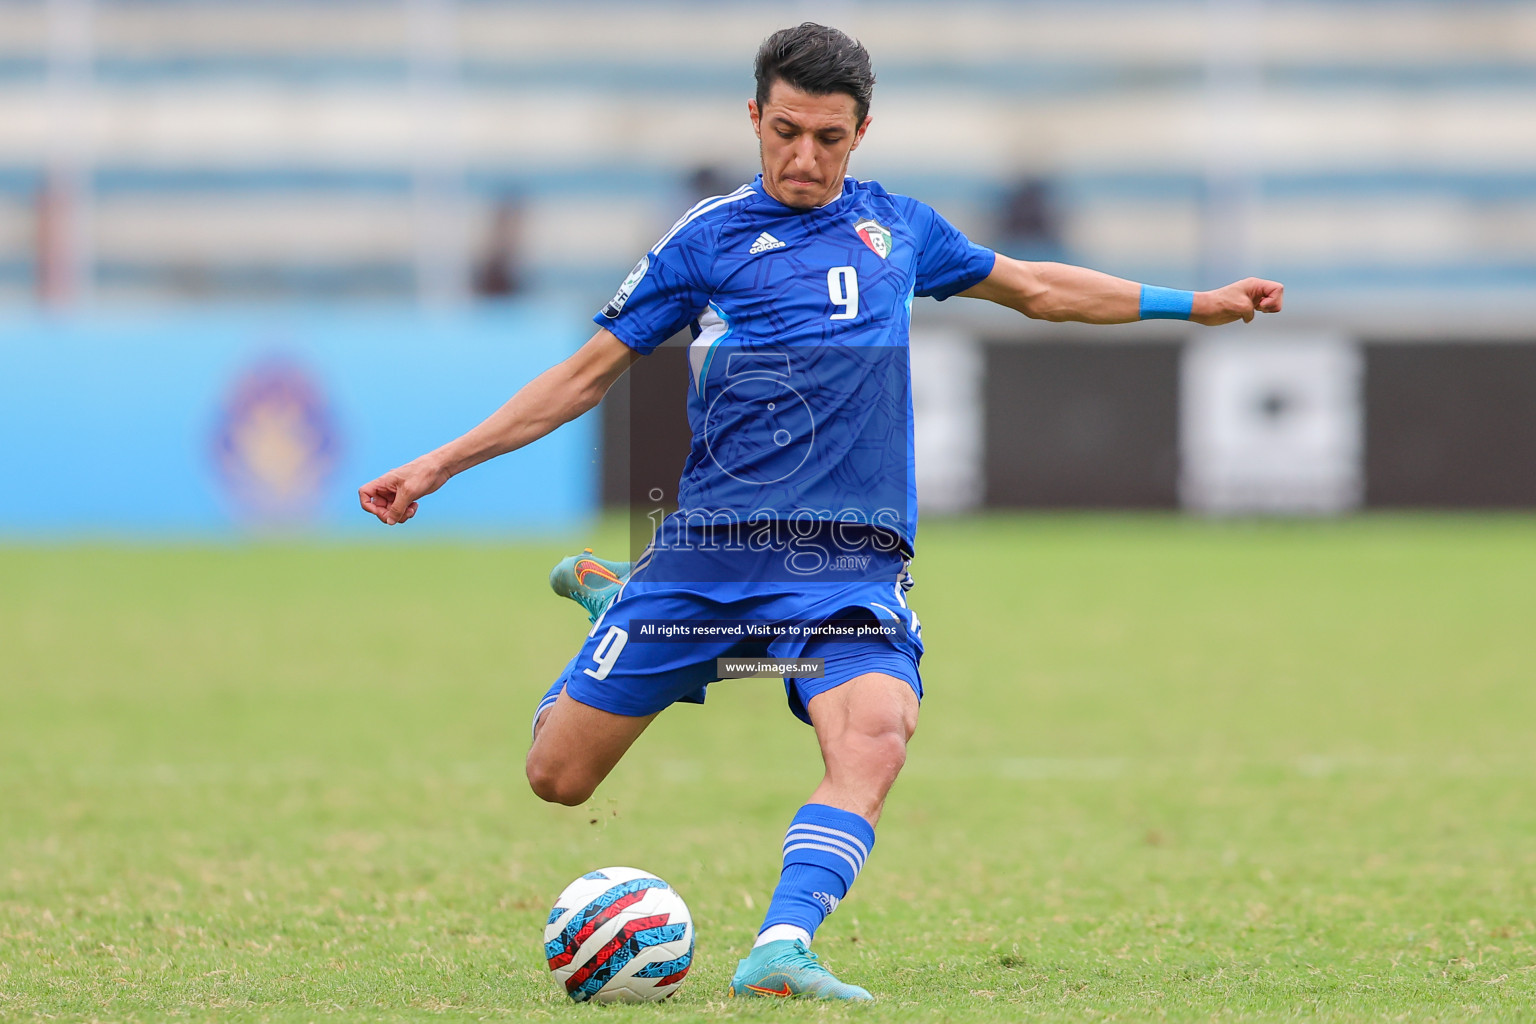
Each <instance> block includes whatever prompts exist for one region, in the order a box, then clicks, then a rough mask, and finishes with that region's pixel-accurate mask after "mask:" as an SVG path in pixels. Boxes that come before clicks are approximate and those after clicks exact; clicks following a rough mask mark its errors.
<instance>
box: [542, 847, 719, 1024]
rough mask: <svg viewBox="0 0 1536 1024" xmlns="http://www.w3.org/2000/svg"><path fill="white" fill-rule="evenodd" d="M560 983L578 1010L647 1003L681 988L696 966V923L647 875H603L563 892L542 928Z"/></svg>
mask: <svg viewBox="0 0 1536 1024" xmlns="http://www.w3.org/2000/svg"><path fill="white" fill-rule="evenodd" d="M544 957H545V959H547V960H548V961H549V970H550V973H551V974H553V975H554V976H555V982H556V984H558V985H559V986H560V987H561V988H563V989H565V993H566V995H568V996H570V997H571V998H572V999H574V1000H576V1001H577V1002H578V1003H585V1002H588V1001H591V1002H594V1003H615V1002H620V1003H645V1002H654V1001H656V1000H658V999H665V998H667V997H668V996H670V995H671V994H672V993H674V992H676V991H677V990H678V989H679V988H680V987H682V984H683V976H684V975H686V974H687V973H688V967H689V966H690V965H691V964H692V963H693V917H692V916H691V915H690V914H689V913H688V906H687V904H685V903H684V902H683V898H682V897H681V896H679V895H678V894H677V893H676V892H675V891H673V889H672V887H671V886H670V885H668V884H667V883H666V882H663V881H662V880H661V879H659V878H657V877H656V876H655V875H653V874H651V873H650V872H648V871H639V870H637V869H635V868H603V869H602V870H600V871H593V872H590V873H588V874H585V875H582V876H581V877H580V878H578V879H576V881H574V882H572V883H571V884H570V885H568V886H566V887H565V891H564V892H562V893H561V894H560V897H559V899H557V900H555V907H554V909H553V910H551V911H550V912H549V923H548V924H547V925H546V926H545V927H544Z"/></svg>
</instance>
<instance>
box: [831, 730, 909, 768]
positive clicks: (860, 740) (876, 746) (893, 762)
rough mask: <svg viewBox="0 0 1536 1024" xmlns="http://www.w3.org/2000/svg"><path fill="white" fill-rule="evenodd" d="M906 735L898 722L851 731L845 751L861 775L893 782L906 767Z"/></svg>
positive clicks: (906, 732) (907, 733)
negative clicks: (865, 774)
mask: <svg viewBox="0 0 1536 1024" xmlns="http://www.w3.org/2000/svg"><path fill="white" fill-rule="evenodd" d="M909 735H911V734H910V733H909V732H908V731H907V730H906V729H905V728H904V727H903V726H902V724H901V723H900V722H890V723H881V724H871V725H870V726H869V727H866V728H863V729H857V730H854V731H853V732H852V733H851V734H850V735H849V736H848V737H847V741H846V743H845V750H846V752H847V754H848V755H850V756H851V758H852V759H853V760H855V761H857V762H858V764H859V767H860V768H861V769H862V771H863V772H865V773H868V774H872V775H881V776H885V777H887V778H889V779H891V780H894V779H895V778H896V776H897V774H898V773H900V771H901V769H902V767H903V766H905V765H906V763H907V737H908V736H909Z"/></svg>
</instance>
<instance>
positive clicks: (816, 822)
mask: <svg viewBox="0 0 1536 1024" xmlns="http://www.w3.org/2000/svg"><path fill="white" fill-rule="evenodd" d="M874 846H875V829H874V827H873V826H872V825H870V823H869V822H867V821H865V820H864V819H863V818H861V817H859V816H858V815H857V814H854V813H853V812H852V811H841V810H838V809H837V808H836V807H828V806H827V805H826V804H806V805H805V806H804V807H802V808H800V810H799V811H797V812H796V814H795V817H794V820H793V821H791V822H790V823H789V831H788V832H787V833H786V834H785V836H784V871H783V874H781V875H780V876H779V885H778V888H776V889H774V890H773V900H772V902H770V903H769V904H768V914H767V916H766V917H765V918H764V919H763V927H762V929H761V930H760V931H759V933H758V941H759V943H762V942H765V941H771V940H772V939H774V938H777V937H784V938H789V937H792V936H793V937H795V938H798V937H799V932H804V933H805V939H804V941H805V942H807V943H809V942H810V939H811V937H812V936H814V935H815V934H816V929H817V928H819V927H821V922H823V921H825V920H826V919H827V915H828V914H830V913H832V911H834V910H836V909H837V904H838V903H839V902H840V901H841V900H842V899H843V897H844V896H847V895H848V890H849V889H851V888H852V887H853V880H854V879H855V878H857V877H858V875H859V869H860V868H862V867H863V866H864V860H865V858H867V857H868V856H869V851H870V850H872V849H874ZM770 929H771V930H772V934H770Z"/></svg>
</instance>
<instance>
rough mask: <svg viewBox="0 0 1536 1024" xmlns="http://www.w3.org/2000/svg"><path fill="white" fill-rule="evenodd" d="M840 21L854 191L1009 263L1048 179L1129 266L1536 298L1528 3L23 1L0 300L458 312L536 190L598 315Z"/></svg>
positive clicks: (1409, 291)
mask: <svg viewBox="0 0 1536 1024" xmlns="http://www.w3.org/2000/svg"><path fill="white" fill-rule="evenodd" d="M812 15H815V16H818V17H822V18H824V19H825V20H829V21H832V22H834V23H836V24H838V25H839V26H840V27H844V28H846V29H847V30H849V31H851V32H852V33H854V34H856V35H858V36H859V37H860V38H861V39H862V40H863V41H864V42H865V43H866V44H867V45H868V46H869V47H870V49H871V51H872V53H873V55H874V58H875V66H876V70H877V72H878V74H879V76H880V87H879V89H878V91H877V95H876V103H875V108H874V113H875V115H876V121H877V123H876V128H875V130H874V132H873V133H872V134H871V136H870V138H869V140H868V142H867V144H866V146H865V147H864V148H863V149H862V150H861V151H860V153H859V154H858V156H857V157H856V161H855V166H854V170H855V171H856V172H858V173H861V174H865V175H871V176H877V177H879V178H880V179H881V180H882V181H884V182H886V183H887V185H888V186H890V187H892V188H894V189H899V190H903V191H909V192H912V193H915V194H918V195H920V196H922V197H924V198H926V199H928V200H929V201H931V202H933V203H934V204H935V205H938V206H940V207H941V209H943V210H944V212H946V213H947V214H949V215H950V216H951V218H952V219H953V220H955V221H956V222H957V223H959V224H960V225H961V226H962V227H964V228H966V229H967V230H969V231H970V232H972V233H973V234H974V235H975V236H976V237H977V238H978V239H979V240H983V241H993V242H998V241H1000V240H1001V239H1000V238H999V237H998V236H999V235H1000V234H1001V233H1002V232H1003V230H1004V227H1003V223H1002V222H1003V212H1002V210H1003V207H1004V205H1005V204H1006V203H1007V201H1008V196H1009V194H1010V193H1011V192H1012V191H1013V190H1014V189H1015V188H1016V186H1017V184H1018V182H1019V181H1020V180H1035V181H1042V182H1048V183H1050V192H1049V194H1050V195H1051V196H1052V197H1053V201H1054V202H1055V203H1057V204H1059V209H1058V210H1056V211H1054V215H1055V216H1056V218H1057V220H1058V221H1059V224H1060V234H1061V239H1060V241H1061V245H1062V248H1063V250H1064V253H1065V255H1067V256H1068V257H1069V258H1071V259H1072V260H1074V261H1077V262H1083V263H1086V264H1089V265H1093V266H1097V267H1101V268H1103V269H1105V270H1109V271H1111V272H1115V273H1119V274H1123V275H1127V276H1132V277H1138V278H1143V279H1151V280H1158V281H1164V282H1167V283H1170V284H1185V285H1194V286H1199V285H1208V284H1211V283H1213V282H1214V281H1215V280H1216V279H1218V278H1224V277H1225V276H1226V275H1227V274H1228V273H1229V271H1231V270H1232V269H1233V268H1237V267H1241V268H1242V269H1243V272H1256V273H1262V274H1267V275H1271V276H1276V277H1280V278H1283V279H1285V280H1286V281H1287V282H1288V283H1289V284H1290V285H1291V286H1292V289H1293V292H1296V293H1302V294H1306V293H1310V294H1312V295H1314V296H1318V297H1320V299H1319V301H1324V302H1328V303H1330V304H1332V305H1335V306H1337V307H1339V308H1354V307H1355V306H1356V305H1357V304H1358V302H1359V298H1360V296H1361V295H1362V294H1365V295H1371V294H1379V292H1380V291H1381V290H1383V289H1385V290H1387V291H1390V292H1392V293H1395V294H1397V295H1407V296H1410V297H1417V299H1418V300H1419V301H1424V300H1426V299H1430V298H1433V297H1435V296H1445V295H1447V294H1450V293H1455V294H1457V295H1462V294H1471V293H1476V294H1478V295H1483V296H1487V295H1492V296H1494V297H1495V298H1497V297H1499V296H1503V297H1506V298H1507V297H1509V296H1511V295H1515V294H1519V295H1523V296H1529V294H1530V291H1531V289H1533V288H1536V6H1533V5H1531V4H1529V3H1515V2H1492V0H1458V2H1438V3H1437V2H1421V0H1414V2H1372V3H1362V2H1349V0H1343V2H1332V3H1299V2H1292V0H1269V2H1263V3H1261V2H1259V0H1213V2H1210V3H1174V2H1159V0H1123V2H1105V0H1093V2H1089V3H1081V4H1071V5H1061V4H1054V3H1053V4H1046V3H1036V2H1032V0H1025V2H1013V3H964V2H962V3H952V4H945V5H943V7H942V8H935V7H934V6H932V5H929V4H907V3H845V4H839V5H837V6H836V7H834V8H832V9H830V10H826V11H822V12H820V14H816V12H813V11H811V9H810V8H808V7H806V6H805V5H803V4H774V3H753V4H747V3H734V2H733V3H711V4H705V3H655V2H631V3H625V4H617V3H613V4H610V3H602V4H587V3H562V4H559V5H543V4H531V3H504V2H493V0H464V2H461V3H457V4H455V3H450V2H447V0H407V2H403V3H390V2H359V0H325V2H307V3H295V2H291V0H288V2H284V0H275V2H274V0H268V2H260V3H257V2H239V0H98V2H96V3H94V4H89V3H86V2H85V0H52V2H48V0H4V2H0V296H3V297H4V299H5V300H7V301H10V302H27V301H29V300H30V299H31V298H32V297H33V296H34V295H36V294H37V293H38V291H39V289H40V288H46V289H52V290H62V289H64V288H65V284H64V283H61V282H65V281H67V280H68V279H69V278H70V274H71V270H70V267H71V266H72V265H75V264H74V263H71V261H75V263H78V262H81V261H83V262H84V263H85V264H86V265H87V266H88V268H89V270H88V271H87V272H81V274H80V276H82V277H83V282H82V283H83V285H84V286H85V287H86V288H87V289H88V290H89V291H92V292H94V293H95V297H96V299H97V300H99V301H102V302H116V301H119V300H122V301H143V300H184V299H193V300H210V299H213V300H222V299H231V298H233V299H251V298H274V297H288V298H299V299H304V300H312V299H349V300H355V299H395V298H399V297H402V296H407V295H410V294H412V293H420V294H422V295H423V296H424V297H428V298H435V299H447V300H450V301H452V300H453V299H455V298H456V297H457V296H458V295H459V294H461V293H462V291H463V290H464V289H465V288H466V287H467V282H468V280H469V277H470V273H469V270H468V266H469V264H471V263H472V262H473V260H474V258H475V253H476V251H477V248H478V247H480V246H482V245H483V244H484V240H485V234H486V232H487V231H488V230H489V223H490V218H491V211H492V209H493V208H494V206H495V205H496V204H497V203H498V202H499V201H500V200H502V199H503V198H504V197H506V196H510V195H515V196H517V197H519V199H520V200H521V201H523V202H525V203H526V206H527V216H526V218H525V225H524V230H525V232H526V243H525V244H526V252H527V253H529V254H530V260H529V266H528V268H527V274H528V275H529V280H530V282H531V284H532V286H533V287H535V288H536V289H538V288H542V289H549V288H556V289H569V290H573V291H575V292H577V293H579V294H581V295H582V296H583V298H585V299H591V298H593V297H601V296H602V293H603V292H605V291H606V290H607V289H609V288H611V286H612V282H613V280H614V276H615V274H616V273H617V274H620V275H622V272H623V271H624V270H625V269H627V267H628V265H629V264H630V263H631V262H633V260H634V258H635V254H636V253H637V252H639V251H642V250H643V249H644V248H645V247H647V246H648V245H649V244H650V243H651V242H652V241H654V238H655V236H656V235H657V233H658V231H659V230H661V229H663V228H664V227H665V225H666V224H667V223H670V221H671V220H672V218H673V217H675V216H676V214H677V213H678V212H679V211H680V210H681V209H682V208H684V207H685V205H686V204H687V203H688V201H689V200H690V199H691V198H692V197H691V196H690V195H689V194H688V192H687V189H686V184H685V182H686V179H687V177H688V176H689V174H690V173H693V172H694V171H696V170H697V169H698V168H699V167H701V166H709V165H714V166H718V167H720V168H723V169H725V171H726V172H727V173H728V175H731V176H734V177H738V178H741V177H745V176H747V175H748V174H750V173H751V172H752V170H753V160H752V157H753V152H752V146H751V143H750V137H749V136H748V135H747V132H748V127H747V125H746V122H745V112H744V109H743V107H744V101H745V99H746V98H747V96H748V95H750V92H751V85H752V83H751V78H750V66H749V65H750V59H751V55H752V53H753V50H754V48H755V46H756V44H757V42H758V41H760V39H761V38H762V37H763V36H764V35H765V34H766V33H767V32H768V31H770V30H772V29H773V28H775V27H777V26H779V25H781V24H786V23H792V22H794V21H796V20H800V19H801V18H803V17H806V16H812ZM81 182H83V183H85V185H86V186H87V187H86V188H79V187H77V186H78V183H81ZM45 239H46V240H47V241H43V240H45ZM40 249H41V250H42V251H44V252H45V253H49V254H52V257H53V258H54V259H55V260H62V261H63V264H64V265H63V266H62V267H55V268H53V269H48V268H45V267H42V266H41V261H40V258H39V250H40ZM1330 296H1331V297H1332V298H1331V299H1330V298H1329V297H1330ZM1384 305H1385V303H1384Z"/></svg>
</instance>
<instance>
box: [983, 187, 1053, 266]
mask: <svg viewBox="0 0 1536 1024" xmlns="http://www.w3.org/2000/svg"><path fill="white" fill-rule="evenodd" d="M998 249H999V250H1000V251H1001V252H1003V253H1005V254H1007V255H1009V256H1012V257H1014V258H1015V259H1021V260H1053V261H1061V260H1064V259H1065V258H1066V246H1065V245H1063V244H1062V239H1061V216H1060V213H1059V211H1058V210H1057V207H1056V196H1055V193H1054V190H1053V189H1052V187H1051V183H1050V182H1049V181H1047V180H1046V179H1044V178H1031V177H1026V178H1020V179H1019V180H1018V181H1016V182H1014V184H1013V185H1012V186H1011V187H1010V188H1009V189H1008V191H1007V193H1005V195H1004V197H1003V206H1002V216H1001V223H1000V224H999V238H998Z"/></svg>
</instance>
